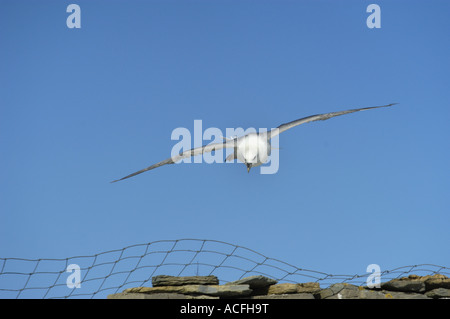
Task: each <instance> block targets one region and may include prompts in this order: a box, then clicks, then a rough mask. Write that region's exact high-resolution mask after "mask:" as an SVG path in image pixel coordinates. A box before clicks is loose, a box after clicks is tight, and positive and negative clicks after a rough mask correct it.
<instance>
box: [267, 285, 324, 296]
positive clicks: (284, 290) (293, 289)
mask: <svg viewBox="0 0 450 319" xmlns="http://www.w3.org/2000/svg"><path fill="white" fill-rule="evenodd" d="M319 290H320V285H319V283H318V282H305V283H298V284H291V283H283V284H277V285H272V286H270V287H269V290H268V291H267V294H268V295H281V294H295V293H315V292H318V291H319Z"/></svg>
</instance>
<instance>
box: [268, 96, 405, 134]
mask: <svg viewBox="0 0 450 319" xmlns="http://www.w3.org/2000/svg"><path fill="white" fill-rule="evenodd" d="M395 104H397V103H391V104H388V105H380V106H371V107H364V108H360V109H352V110H346V111H340V112H331V113H324V114H316V115H311V116H307V117H304V118H301V119H298V120H295V121H292V122H289V123H285V124H281V125H280V126H278V127H277V128H275V129H273V130H271V131H270V138H272V137H274V136H277V135H278V134H281V133H283V132H284V131H286V130H289V129H290V128H293V127H294V126H297V125H300V124H304V123H308V122H313V121H324V120H328V119H330V118H332V117H335V116H339V115H344V114H350V113H354V112H359V111H365V110H371V109H377V108H379V107H388V106H392V105H395Z"/></svg>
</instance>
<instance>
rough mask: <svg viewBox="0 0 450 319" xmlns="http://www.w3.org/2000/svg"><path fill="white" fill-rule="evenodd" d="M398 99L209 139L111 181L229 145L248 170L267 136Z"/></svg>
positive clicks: (264, 155) (263, 151)
mask: <svg viewBox="0 0 450 319" xmlns="http://www.w3.org/2000/svg"><path fill="white" fill-rule="evenodd" d="M396 104H398V103H391V104H387V105H380V106H370V107H364V108H358V109H350V110H345V111H338V112H330V113H323V114H316V115H310V116H307V117H303V118H300V119H298V120H295V121H292V122H288V123H284V124H281V125H280V126H278V127H276V128H274V129H272V130H270V131H267V132H261V133H254V132H252V133H249V134H247V135H244V136H241V137H234V138H224V142H222V143H210V144H207V145H203V146H201V147H196V148H193V149H190V150H187V151H184V152H181V153H180V154H178V155H176V156H172V157H170V158H168V159H166V160H164V161H161V162H158V163H156V164H153V165H151V166H149V167H146V168H143V169H141V170H139V171H137V172H134V173H132V174H130V175H127V176H125V177H122V178H120V179H116V180H114V181H112V182H111V183H115V182H118V181H122V180H124V179H128V178H130V177H133V176H136V175H139V174H141V173H144V172H147V171H150V170H152V169H155V168H157V167H160V166H163V165H166V164H174V163H176V162H178V161H180V160H182V159H184V158H188V157H191V156H196V155H200V154H203V153H208V152H212V151H216V150H220V149H225V148H233V149H234V151H233V153H232V154H231V155H229V156H228V157H227V158H226V161H229V160H234V159H238V160H239V161H240V162H242V163H244V164H245V165H246V167H247V172H248V173H249V172H250V169H251V168H252V167H257V166H260V165H262V164H264V163H266V162H267V160H268V158H269V155H270V152H271V144H270V140H271V139H272V138H273V137H275V136H277V135H279V134H281V133H283V132H285V131H287V130H289V129H291V128H293V127H296V126H298V125H301V124H305V123H309V122H314V121H325V120H328V119H330V118H332V117H336V116H341V115H345V114H350V113H354V112H359V111H366V110H372V109H377V108H382V107H390V106H393V105H396Z"/></svg>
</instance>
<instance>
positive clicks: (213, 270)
mask: <svg viewBox="0 0 450 319" xmlns="http://www.w3.org/2000/svg"><path fill="white" fill-rule="evenodd" d="M72 265H75V268H76V269H78V270H79V271H78V274H79V277H80V278H79V280H80V285H79V288H76V285H75V284H76V277H74V276H73V274H75V272H76V271H77V270H73V269H74V268H73V266H72ZM411 273H414V274H417V275H420V276H425V275H434V274H443V275H446V276H450V268H448V267H444V266H438V265H433V264H420V265H411V266H403V267H398V268H395V269H391V270H384V271H382V272H381V276H382V280H383V281H388V280H391V279H394V278H400V277H403V276H407V275H408V274H411ZM156 275H172V276H194V275H199V276H207V275H215V276H217V277H218V278H219V280H220V284H223V283H226V282H229V281H234V280H237V279H241V278H244V277H247V276H252V275H263V276H266V277H269V278H273V279H275V280H277V281H278V282H290V283H298V282H319V283H320V286H321V287H322V288H324V287H327V286H329V285H331V284H334V283H351V284H354V285H358V286H361V285H365V284H366V281H367V278H368V276H369V275H370V274H369V273H364V274H360V275H359V274H353V275H342V274H341V275H336V274H328V273H325V272H320V271H315V270H310V269H304V268H299V267H296V266H294V265H291V264H289V263H286V262H284V261H281V260H278V259H275V258H270V257H267V256H264V255H263V254H261V253H258V252H256V251H254V250H252V249H249V248H246V247H243V246H239V245H235V244H230V243H226V242H223V241H217V240H208V239H178V240H159V241H153V242H150V243H146V244H137V245H131V246H127V247H124V248H122V249H116V250H110V251H106V252H102V253H99V254H95V255H91V256H75V257H69V258H64V259H24V258H0V298H106V296H107V295H108V294H112V293H117V292H121V291H123V290H124V289H126V288H132V287H138V286H151V279H152V277H153V276H156Z"/></svg>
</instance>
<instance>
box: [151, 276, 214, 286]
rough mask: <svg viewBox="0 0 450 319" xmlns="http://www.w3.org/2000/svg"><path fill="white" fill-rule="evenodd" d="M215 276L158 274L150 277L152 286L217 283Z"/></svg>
mask: <svg viewBox="0 0 450 319" xmlns="http://www.w3.org/2000/svg"><path fill="white" fill-rule="evenodd" d="M218 284H219V279H218V278H217V277H216V276H212V275H211V276H184V277H177V276H166V275H159V276H155V277H153V278H152V286H153V287H160V286H184V285H218Z"/></svg>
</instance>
